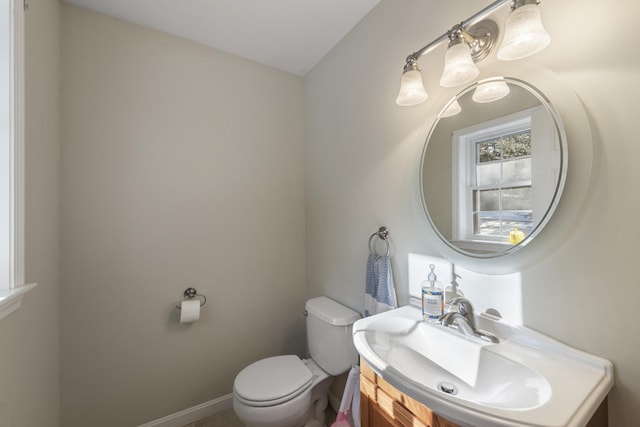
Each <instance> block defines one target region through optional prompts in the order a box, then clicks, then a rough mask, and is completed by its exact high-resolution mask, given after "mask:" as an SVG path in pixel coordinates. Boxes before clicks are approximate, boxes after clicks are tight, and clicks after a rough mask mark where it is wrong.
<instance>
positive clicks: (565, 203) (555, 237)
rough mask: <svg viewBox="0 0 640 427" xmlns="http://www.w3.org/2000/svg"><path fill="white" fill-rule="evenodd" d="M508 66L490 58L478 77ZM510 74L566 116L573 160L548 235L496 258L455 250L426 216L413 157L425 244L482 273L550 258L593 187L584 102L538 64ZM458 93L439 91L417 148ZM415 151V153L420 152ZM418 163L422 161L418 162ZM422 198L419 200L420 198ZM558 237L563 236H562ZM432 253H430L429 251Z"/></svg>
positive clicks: (516, 67) (519, 66) (513, 68)
mask: <svg viewBox="0 0 640 427" xmlns="http://www.w3.org/2000/svg"><path fill="white" fill-rule="evenodd" d="M505 67H507V65H506V64H505V63H504V62H501V61H497V60H496V61H489V62H488V63H487V64H484V66H483V68H482V71H481V75H480V76H479V77H478V80H482V79H485V78H489V77H491V76H497V75H504V74H505V73H504V69H505ZM508 71H509V73H508V74H509V76H510V77H511V78H513V79H519V80H523V81H526V82H528V83H529V84H530V85H531V86H533V87H535V88H537V89H538V90H539V91H540V92H542V93H544V94H545V97H546V98H547V99H549V100H550V101H551V103H552V104H553V106H554V107H555V110H556V111H557V113H558V115H559V117H561V118H562V123H563V126H564V131H565V135H566V142H567V146H568V151H571V158H570V159H569V158H568V157H567V163H568V165H567V176H566V181H565V184H564V188H563V191H562V197H561V198H559V200H558V204H557V206H556V208H555V211H554V213H553V215H552V216H549V218H548V221H547V223H546V224H545V226H544V233H539V234H538V235H537V236H536V238H535V239H533V240H530V241H529V242H528V243H527V244H526V245H525V246H523V247H522V248H520V249H519V250H516V251H511V252H509V253H507V254H505V255H504V256H499V257H493V258H478V257H472V256H468V255H466V254H464V253H461V252H459V251H457V250H454V249H452V248H451V246H450V245H448V244H446V243H444V241H443V240H442V238H441V237H440V235H439V233H438V232H437V230H435V228H434V227H433V225H432V224H431V223H430V221H429V220H428V218H427V215H426V214H425V209H424V207H423V206H422V194H421V188H420V187H421V184H420V180H421V179H422V178H421V175H420V173H421V170H422V160H423V159H422V156H419V155H416V156H415V158H414V159H416V160H414V165H415V166H414V173H415V175H414V176H416V179H415V181H412V182H413V184H412V188H413V190H412V191H413V192H414V193H413V194H416V196H417V199H414V200H416V202H417V204H416V205H415V206H416V208H417V206H418V205H420V208H419V210H420V211H421V212H420V216H421V217H422V218H424V219H426V221H424V224H425V225H426V226H425V227H424V230H425V232H426V237H427V243H428V244H429V245H430V246H431V247H432V248H433V249H434V250H435V251H436V252H438V253H439V254H440V255H441V256H442V257H444V258H446V259H448V260H449V261H450V262H451V263H453V264H456V265H460V266H461V267H463V268H465V269H467V270H470V271H474V272H477V273H481V274H510V273H515V272H520V271H522V270H523V269H525V268H528V267H531V266H532V265H533V264H534V263H536V262H539V261H541V260H542V259H544V258H548V257H550V256H551V255H552V254H553V252H554V251H555V250H556V249H557V248H558V247H560V246H562V243H563V242H564V241H566V240H567V239H569V238H570V237H571V232H572V231H573V230H574V229H575V226H576V218H577V217H578V215H579V212H580V210H581V208H582V206H583V204H584V203H585V201H586V200H588V197H587V196H588V190H589V187H590V185H591V172H592V166H593V161H594V158H593V149H594V141H593V136H592V133H591V124H590V121H589V118H588V116H587V113H586V111H585V109H584V106H583V104H582V102H581V101H580V99H579V98H578V96H577V95H576V93H575V92H574V91H573V89H572V88H571V87H570V86H569V84H568V82H564V81H562V80H561V79H560V78H559V77H558V76H556V75H555V74H554V73H553V72H552V71H550V70H548V69H547V68H544V67H540V66H537V65H535V64H532V63H529V62H526V61H521V62H520V61H519V62H513V63H509V64H508ZM458 92H459V90H457V89H455V88H454V89H440V96H439V97H437V98H435V101H433V102H430V103H428V104H430V105H428V106H426V107H428V108H429V110H428V111H427V114H428V118H427V120H426V121H425V122H424V123H425V124H424V126H425V128H424V131H423V132H424V133H422V135H425V137H423V138H421V141H417V142H416V144H417V147H419V148H418V149H419V150H424V148H425V143H426V140H427V138H426V136H427V135H429V133H430V130H431V128H432V127H433V125H434V123H435V122H437V121H438V120H439V117H438V116H439V113H440V112H441V111H442V110H443V108H444V106H445V105H446V104H448V103H449V102H450V101H451V99H452V98H453V96H454V95H456V94H457V93H458ZM416 154H417V153H416ZM418 162H420V163H418ZM418 200H420V202H418ZM559 236H561V237H560V238H559ZM427 252H428V251H427Z"/></svg>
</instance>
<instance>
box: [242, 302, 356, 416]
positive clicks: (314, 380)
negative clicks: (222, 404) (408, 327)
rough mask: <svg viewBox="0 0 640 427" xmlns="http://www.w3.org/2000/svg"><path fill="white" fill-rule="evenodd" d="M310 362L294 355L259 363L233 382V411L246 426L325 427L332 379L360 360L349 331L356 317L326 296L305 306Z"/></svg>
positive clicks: (248, 368) (245, 370)
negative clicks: (328, 392)
mask: <svg viewBox="0 0 640 427" xmlns="http://www.w3.org/2000/svg"><path fill="white" fill-rule="evenodd" d="M305 309H306V314H307V343H308V347H309V354H310V355H311V358H310V359H306V360H301V359H300V358H299V357H298V356H295V355H286V356H275V357H269V358H266V359H262V360H258V361H257V362H254V363H252V364H251V365H249V366H247V367H246V368H244V369H243V370H242V371H240V373H239V374H238V375H237V376H236V379H235V381H234V383H233V410H234V411H235V413H236V415H237V416H238V418H239V419H240V421H242V422H243V423H244V424H245V425H246V426H247V427H320V426H324V425H325V424H324V411H325V409H326V407H327V391H328V389H329V386H330V385H331V382H332V381H333V377H334V376H336V375H340V374H342V373H344V372H346V371H347V370H349V369H350V368H351V365H352V364H354V363H356V362H357V360H358V353H357V352H356V349H355V347H354V345H353V338H352V336H351V329H352V325H353V323H354V322H355V321H356V320H358V319H359V318H360V314H359V313H357V312H355V311H353V310H351V309H349V308H347V307H345V306H343V305H341V304H338V303H337V302H335V301H333V300H331V299H329V298H327V297H318V298H312V299H310V300H309V301H307V303H306V304H305Z"/></svg>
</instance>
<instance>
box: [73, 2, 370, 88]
mask: <svg viewBox="0 0 640 427" xmlns="http://www.w3.org/2000/svg"><path fill="white" fill-rule="evenodd" d="M64 1H65V2H67V3H71V4H74V5H77V6H81V7H85V8H87V9H91V10H94V11H96V12H100V13H104V14H106V15H110V16H113V17H116V18H119V19H123V20H125V21H129V22H133V23H135V24H139V25H143V26H146V27H150V28H153V29H156V30H160V31H163V32H166V33H169V34H173V35H176V36H179V37H183V38H186V39H189V40H192V41H194V42H197V43H201V44H204V45H206V46H209V47H212V48H215V49H219V50H222V51H225V52H229V53H232V54H235V55H238V56H241V57H243V58H247V59H251V60H253V61H256V62H260V63H262V64H265V65H268V66H270V67H274V68H277V69H280V70H284V71H289V72H291V73H294V74H297V75H300V76H304V75H305V74H307V73H308V72H309V71H310V70H311V69H312V68H313V67H314V66H315V65H316V64H317V63H318V62H319V61H320V60H321V59H322V58H323V57H324V56H325V55H326V54H327V53H328V52H329V51H330V50H331V49H332V48H333V47H334V46H335V45H336V44H338V42H339V41H340V40H342V38H343V37H344V36H345V35H346V34H347V33H348V32H349V31H350V30H351V29H352V28H353V27H354V26H355V25H356V24H357V23H358V22H360V20H361V19H362V18H363V17H364V16H365V15H366V14H367V13H369V11H370V10H371V9H373V8H374V7H375V6H376V5H377V4H378V3H379V2H380V0H64Z"/></svg>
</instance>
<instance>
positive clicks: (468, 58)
mask: <svg viewBox="0 0 640 427" xmlns="http://www.w3.org/2000/svg"><path fill="white" fill-rule="evenodd" d="M506 3H511V13H510V14H509V16H508V17H507V20H506V23H505V35H504V37H503V42H502V46H501V47H500V49H499V50H498V59H501V60H516V59H522V58H525V57H527V56H530V55H533V54H535V53H538V52H539V51H541V50H542V49H544V48H545V47H547V45H548V44H549V42H550V41H551V37H550V36H549V34H547V32H546V31H545V30H544V28H543V27H542V20H541V17H540V9H539V6H538V4H539V1H538V0H497V1H495V2H493V3H492V4H490V5H489V6H487V7H486V8H484V9H482V10H481V11H480V12H478V13H476V14H475V15H473V16H472V17H470V18H468V19H467V20H465V21H462V22H461V23H460V24H458V25H455V26H453V28H451V30H449V31H448V32H447V33H445V34H443V35H441V36H440V37H438V38H437V39H435V40H434V41H432V42H431V43H429V44H428V45H426V46H424V47H423V48H422V49H420V50H418V51H416V52H414V53H412V54H411V55H409V56H408V57H407V61H406V64H405V66H404V71H403V75H402V80H401V84H400V92H399V93H398V97H397V98H396V103H397V104H398V105H401V106H411V105H417V104H420V103H422V102H424V101H426V100H427V98H428V95H427V92H426V90H425V89H424V85H423V83H422V74H421V73H420V69H419V68H418V58H420V57H421V56H423V55H426V54H427V53H429V52H431V51H432V50H434V49H435V48H436V47H438V46H439V45H440V44H441V43H442V42H444V41H447V40H448V41H449V47H448V49H447V52H446V54H445V64H444V71H443V73H442V77H441V78H440V85H441V86H443V87H456V86H461V85H463V84H465V83H469V82H471V81H473V80H474V79H475V78H476V77H478V75H479V74H480V70H479V69H478V67H477V66H476V64H475V63H477V62H480V61H482V60H483V59H484V58H486V57H487V56H488V55H489V54H490V53H491V51H492V50H493V48H494V47H495V44H496V40H497V39H498V33H499V28H498V25H497V24H496V23H495V22H493V21H491V20H488V19H485V20H483V19H484V18H486V17H487V16H489V15H490V14H491V13H492V12H494V11H495V10H496V9H498V8H500V7H501V6H503V5H504V4H506ZM505 86H506V85H505ZM485 89H486V88H485ZM503 89H504V88H503ZM504 95H506V93H505V94H504ZM504 95H503V96H504ZM485 99H486V98H485ZM496 99H499V98H496ZM479 102H482V101H479ZM484 102H489V101H484Z"/></svg>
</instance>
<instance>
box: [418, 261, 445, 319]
mask: <svg viewBox="0 0 640 427" xmlns="http://www.w3.org/2000/svg"><path fill="white" fill-rule="evenodd" d="M435 268H436V266H435V265H433V264H430V265H429V269H430V270H431V271H430V272H429V274H428V276H427V280H425V281H424V282H422V317H423V318H424V320H426V321H428V322H431V323H439V322H440V317H442V315H443V314H444V291H443V288H442V283H440V282H438V277H437V276H436V273H435Z"/></svg>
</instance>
